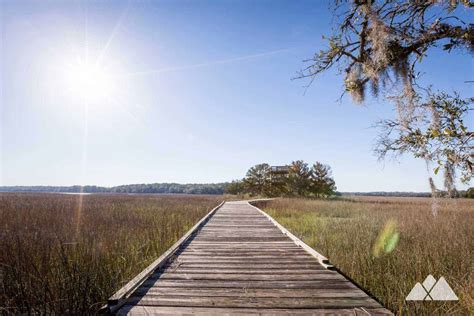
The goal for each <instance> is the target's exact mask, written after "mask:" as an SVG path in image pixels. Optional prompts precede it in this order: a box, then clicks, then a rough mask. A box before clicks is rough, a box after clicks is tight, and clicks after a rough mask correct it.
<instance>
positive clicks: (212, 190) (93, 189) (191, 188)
mask: <svg viewBox="0 0 474 316" xmlns="http://www.w3.org/2000/svg"><path fill="white" fill-rule="evenodd" d="M228 184H229V183H208V184H196V183H190V184H179V183H151V184H128V185H120V186H115V187H100V186H95V185H86V186H79V185H74V186H3V187H0V192H52V193H54V192H62V193H80V192H83V193H160V194H224V190H225V188H226V186H227V185H228Z"/></svg>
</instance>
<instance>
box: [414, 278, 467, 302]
mask: <svg viewBox="0 0 474 316" xmlns="http://www.w3.org/2000/svg"><path fill="white" fill-rule="evenodd" d="M405 300H407V301H431V300H433V301H457V300H459V298H458V297H457V296H456V294H455V293H454V291H453V289H451V287H450V286H449V284H448V282H446V279H445V278H444V277H441V278H439V280H438V282H436V279H435V278H434V277H433V276H432V275H431V274H430V275H428V276H427V277H426V279H425V281H423V285H422V284H420V283H419V282H418V283H416V284H415V286H414V287H413V289H411V291H410V293H408V295H407V297H406V298H405Z"/></svg>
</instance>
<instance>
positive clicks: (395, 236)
mask: <svg viewBox="0 0 474 316" xmlns="http://www.w3.org/2000/svg"><path fill="white" fill-rule="evenodd" d="M399 239H400V234H399V232H398V230H397V221H396V220H394V219H390V220H388V221H387V223H385V226H384V228H383V229H382V230H381V231H380V233H379V235H378V237H377V240H376V241H375V244H374V246H373V248H372V254H373V255H374V256H375V257H380V256H381V255H383V254H387V253H390V252H392V251H393V250H394V249H395V248H396V247H397V244H398V240H399Z"/></svg>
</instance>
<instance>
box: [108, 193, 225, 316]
mask: <svg viewBox="0 0 474 316" xmlns="http://www.w3.org/2000/svg"><path fill="white" fill-rule="evenodd" d="M224 204H225V201H222V202H221V203H220V204H219V205H217V206H216V207H214V208H213V209H212V210H211V211H210V212H209V213H207V214H206V215H205V216H204V217H203V218H201V220H200V221H199V222H197V223H196V224H195V225H194V226H193V227H192V228H191V229H190V230H189V231H188V232H187V233H186V234H185V235H184V236H183V237H181V239H179V240H178V241H177V242H176V243H175V244H174V245H173V246H171V247H170V248H169V249H168V250H167V251H166V252H165V253H163V254H162V255H161V256H160V257H159V258H158V259H156V260H155V261H153V262H152V263H151V264H150V265H149V266H148V267H146V268H145V269H144V270H143V271H142V272H140V273H139V274H138V275H137V276H135V277H134V278H133V279H132V280H130V281H129V282H128V283H127V284H125V285H124V286H123V287H122V288H121V289H120V290H118V291H117V292H115V294H114V295H112V296H111V297H110V298H109V299H108V301H107V305H105V306H104V307H103V308H102V312H104V313H114V312H115V311H117V310H118V309H119V308H120V307H121V306H122V305H123V304H125V303H126V301H127V298H128V297H129V296H130V294H132V293H133V292H134V291H135V290H136V289H137V288H138V287H140V285H141V284H143V283H144V282H145V281H146V280H147V279H148V278H149V277H150V276H151V275H152V274H153V273H154V272H155V271H156V270H157V269H160V268H161V267H163V266H164V265H165V264H166V263H167V262H168V260H169V259H170V258H171V257H172V256H173V255H174V254H175V253H176V252H177V251H178V250H179V248H180V247H181V246H182V245H183V244H184V243H186V241H187V240H188V239H189V238H190V237H191V236H193V234H194V233H195V232H196V231H198V230H199V228H201V226H203V224H205V223H206V222H207V220H208V219H209V218H210V217H211V216H212V215H213V214H214V213H215V212H216V211H217V210H218V209H219V208H220V207H222V205H224Z"/></svg>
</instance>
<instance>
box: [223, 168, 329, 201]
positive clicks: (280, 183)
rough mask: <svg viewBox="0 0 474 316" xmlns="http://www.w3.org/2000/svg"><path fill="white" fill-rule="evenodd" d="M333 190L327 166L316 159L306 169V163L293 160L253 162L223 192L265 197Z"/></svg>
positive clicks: (314, 194) (312, 194)
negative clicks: (281, 163)
mask: <svg viewBox="0 0 474 316" xmlns="http://www.w3.org/2000/svg"><path fill="white" fill-rule="evenodd" d="M335 191H336V185H335V182H334V179H333V178H332V176H331V167H329V166H328V165H324V164H322V163H320V162H316V163H314V165H313V166H312V167H311V168H310V167H309V166H308V164H307V163H306V162H304V161H302V160H296V161H293V162H292V163H291V164H290V165H288V166H278V167H271V166H270V165H269V164H267V163H261V164H258V165H255V166H253V167H252V168H250V169H249V171H247V174H246V176H245V178H244V179H242V180H240V181H238V180H236V181H232V183H231V184H229V185H228V186H227V188H226V191H225V192H226V193H229V194H250V195H254V196H257V195H258V196H265V197H277V196H305V197H327V196H331V195H334V194H336V192H335Z"/></svg>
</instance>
